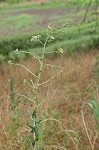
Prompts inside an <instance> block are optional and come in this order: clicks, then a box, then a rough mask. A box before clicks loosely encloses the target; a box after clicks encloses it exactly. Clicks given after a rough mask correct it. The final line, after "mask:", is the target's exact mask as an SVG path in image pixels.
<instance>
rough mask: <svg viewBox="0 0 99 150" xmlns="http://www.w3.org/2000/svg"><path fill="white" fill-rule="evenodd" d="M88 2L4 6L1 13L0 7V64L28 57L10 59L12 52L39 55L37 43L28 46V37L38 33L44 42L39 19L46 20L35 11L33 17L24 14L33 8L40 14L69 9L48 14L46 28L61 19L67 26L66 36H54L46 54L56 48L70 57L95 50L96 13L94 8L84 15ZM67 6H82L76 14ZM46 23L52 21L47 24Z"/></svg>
mask: <svg viewBox="0 0 99 150" xmlns="http://www.w3.org/2000/svg"><path fill="white" fill-rule="evenodd" d="M88 2H89V1H87V0H86V1H82V0H78V1H77V0H75V1H72V2H71V3H70V2H69V1H66V2H60V1H57V2H55V1H54V2H50V3H44V4H40V5H27V6H22V5H14V6H13V5H11V6H10V5H9V6H7V7H5V10H4V9H3V7H1V10H0V16H1V19H0V32H1V35H0V61H1V62H3V61H4V60H6V59H13V60H18V59H19V58H25V57H26V56H28V55H20V57H19V56H18V58H17V57H16V56H14V52H13V51H14V50H16V49H17V48H18V49H19V50H25V51H30V52H31V51H33V52H34V53H39V54H40V51H39V49H40V48H41V45H40V43H31V41H30V38H31V37H32V35H37V34H40V35H41V40H42V42H43V41H44V40H45V38H46V31H44V30H43V22H42V19H43V20H44V19H45V20H46V18H44V17H45V16H44V15H43V16H40V14H39V13H37V11H36V14H32V12H31V14H26V13H27V11H28V12H29V11H32V10H35V9H36V10H37V9H40V10H42V11H44V9H52V11H53V8H54V9H56V8H60V9H61V8H64V7H67V8H68V9H69V10H70V11H68V13H65V14H60V15H58V16H57V13H55V15H51V16H49V17H48V24H46V29H47V25H49V24H50V25H51V27H52V28H53V27H54V24H56V23H57V22H59V20H61V22H62V23H63V24H67V23H68V24H69V26H68V27H66V28H65V31H66V32H67V35H66V34H65V35H64V36H60V35H58V36H57V35H55V39H54V40H53V42H52V44H48V45H47V50H48V52H50V51H53V50H54V51H57V48H58V47H62V48H64V50H65V54H66V55H68V54H69V55H70V54H72V53H74V52H76V51H89V50H91V49H94V48H98V47H99V42H98V40H99V20H98V18H97V17H98V16H96V14H97V13H98V11H99V10H97V11H96V10H95V8H94V9H93V10H91V11H88V13H87V15H86V9H87V6H88ZM92 5H96V1H95V0H94V1H92V3H91V4H90V6H92ZM69 6H71V7H72V6H82V8H81V9H79V11H77V7H73V10H72V8H71V7H69ZM85 8H86V9H85ZM56 10H57V9H56ZM74 12H75V13H74ZM45 13H46V11H45ZM49 13H50V12H49ZM85 15H86V16H85ZM52 16H53V17H52ZM84 19H85V21H83V20H84ZM49 20H52V21H51V22H49ZM40 22H41V25H40ZM38 28H39V30H38ZM62 30H63V29H62ZM49 56H50V55H49Z"/></svg>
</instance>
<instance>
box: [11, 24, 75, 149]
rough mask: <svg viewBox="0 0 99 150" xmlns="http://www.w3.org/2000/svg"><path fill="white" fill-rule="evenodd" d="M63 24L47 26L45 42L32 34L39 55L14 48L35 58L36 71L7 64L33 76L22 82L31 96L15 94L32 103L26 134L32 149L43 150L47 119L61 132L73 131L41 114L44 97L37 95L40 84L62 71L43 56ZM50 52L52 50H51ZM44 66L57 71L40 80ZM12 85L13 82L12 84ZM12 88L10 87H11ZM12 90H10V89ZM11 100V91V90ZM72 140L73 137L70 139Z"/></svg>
mask: <svg viewBox="0 0 99 150" xmlns="http://www.w3.org/2000/svg"><path fill="white" fill-rule="evenodd" d="M64 27H65V26H64V25H63V24H62V23H61V22H59V23H58V24H57V25H56V26H55V27H54V28H52V27H50V26H48V29H47V37H46V39H45V42H43V41H42V40H41V35H34V36H32V38H31V42H39V43H40V44H41V45H42V46H43V49H41V55H40V56H39V55H37V54H34V53H32V52H31V53H30V52H27V51H19V50H18V49H17V50H16V54H17V55H19V54H20V53H25V54H31V55H32V57H33V58H34V59H36V60H37V61H38V62H39V68H38V71H37V73H36V74H35V73H34V72H32V71H31V70H29V69H28V68H27V67H26V66H24V65H21V64H18V63H12V62H11V61H9V64H12V65H16V66H21V67H23V68H24V69H26V70H27V71H28V72H29V73H30V74H31V75H32V77H33V79H30V80H26V79H25V80H24V82H25V83H26V84H28V85H30V87H31V88H32V90H33V98H30V97H28V96H26V95H24V94H17V95H18V96H21V97H23V98H25V99H26V100H28V101H30V103H31V105H32V109H31V110H28V114H29V117H30V119H28V120H27V126H28V127H29V128H30V130H31V134H29V135H28V136H27V142H28V144H29V145H30V148H31V149H32V150H44V147H45V146H44V145H43V134H44V124H45V122H47V121H55V122H57V123H59V124H60V125H61V126H62V128H63V132H66V133H67V132H70V133H74V134H75V132H74V131H71V130H67V129H66V128H65V127H64V125H63V124H62V123H61V121H59V120H57V119H55V118H52V117H51V118H47V112H46V111H44V110H43V111H44V113H43V115H42V113H41V112H42V109H43V108H42V105H43V103H44V101H45V99H42V98H40V97H39V90H40V88H41V86H43V85H45V84H47V83H48V82H49V81H50V80H51V79H53V78H54V77H56V76H58V75H60V74H61V73H62V72H63V69H62V68H61V67H59V66H53V65H51V64H46V63H45V57H46V53H47V51H46V46H47V45H48V44H49V43H50V42H51V41H54V40H55V37H54V34H56V33H57V32H59V31H62V32H65V30H64ZM51 53H52V52H51ZM55 53H63V49H62V48H60V49H58V50H57V51H55ZM45 67H51V68H54V69H56V70H58V71H57V73H56V74H54V75H53V76H51V77H50V78H49V79H48V80H46V81H43V82H42V81H41V76H42V75H43V71H44V68H45ZM12 85H13V84H12ZM11 89H12V88H11ZM11 91H12V90H11ZM12 100H13V91H12ZM72 140H74V139H72Z"/></svg>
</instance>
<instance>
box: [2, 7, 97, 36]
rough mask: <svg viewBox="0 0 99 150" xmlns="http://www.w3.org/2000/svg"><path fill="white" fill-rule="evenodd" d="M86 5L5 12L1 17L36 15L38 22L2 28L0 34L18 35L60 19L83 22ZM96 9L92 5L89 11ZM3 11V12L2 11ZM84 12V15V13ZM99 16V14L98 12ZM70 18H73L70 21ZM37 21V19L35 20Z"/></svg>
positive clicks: (42, 27) (72, 22)
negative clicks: (18, 26) (17, 27)
mask: <svg viewBox="0 0 99 150" xmlns="http://www.w3.org/2000/svg"><path fill="white" fill-rule="evenodd" d="M86 9H87V8H86V7H68V8H67V7H66V8H55V9H40V10H18V9H17V10H16V11H12V12H10V11H9V12H10V13H5V12H4V11H3V12H4V14H2V15H0V18H3V17H4V19H6V18H9V17H13V18H14V16H20V15H22V14H23V15H28V16H32V15H33V16H35V18H36V17H37V18H38V17H39V19H37V21H36V23H35V24H34V25H33V24H29V26H28V27H27V28H24V27H23V28H19V29H16V28H15V26H13V28H7V27H6V28H2V27H1V28H0V35H1V36H10V35H18V34H20V33H25V32H34V31H38V29H39V30H40V29H44V28H47V26H48V25H50V24H54V23H55V22H58V21H59V20H60V19H62V20H63V21H64V23H70V24H71V25H73V24H75V23H78V22H81V21H83V19H84V16H85V15H84V14H85V12H86ZM98 9H99V7H98ZM92 11H95V7H90V8H89V10H88V12H92ZM1 13H2V12H1ZM82 13H83V15H82ZM98 16H99V14H98ZM68 20H71V21H70V22H68ZM34 22H35V20H34Z"/></svg>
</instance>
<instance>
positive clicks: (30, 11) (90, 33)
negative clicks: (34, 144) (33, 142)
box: [0, 0, 99, 150]
mask: <svg viewBox="0 0 99 150" xmlns="http://www.w3.org/2000/svg"><path fill="white" fill-rule="evenodd" d="M96 2H97V1H96V0H93V1H92V3H91V4H90V7H89V8H88V4H89V1H87V0H78V1H77V0H68V1H60V0H59V1H58V0H55V1H47V2H45V1H42V0H40V1H33V2H32V1H30V2H23V3H19V4H14V5H12V4H7V3H2V4H1V5H0V150H30V146H29V143H30V141H29V137H31V139H33V138H34V139H35V137H33V136H31V130H30V128H29V126H27V122H28V121H29V117H30V116H31V115H30V112H32V111H33V108H35V107H34V106H35V104H34V105H33V104H31V102H29V101H27V100H30V99H33V96H34V94H35V93H36V92H35V90H34V91H33V87H32V86H31V85H33V86H34V85H35V86H36V84H35V80H34V79H35V76H33V74H31V71H32V72H33V73H34V74H35V75H36V78H37V79H38V76H37V75H38V74H39V72H38V68H39V64H41V61H42V58H41V59H39V61H37V59H34V58H33V57H30V55H29V54H26V53H20V50H24V51H27V52H30V53H34V54H36V55H38V56H39V57H40V56H41V54H42V53H41V52H42V45H41V43H38V42H36V41H32V42H31V37H32V36H34V35H38V34H39V35H41V38H40V39H41V41H42V42H44V41H45V40H46V37H47V29H49V30H52V29H54V27H55V25H57V24H59V25H60V29H61V32H58V33H57V34H53V35H52V42H49V43H48V44H47V46H46V52H47V54H46V57H45V60H44V62H45V64H46V65H44V66H43V67H45V68H43V72H42V75H41V79H40V83H41V85H42V86H41V88H40V89H39V90H38V98H39V100H41V101H42V99H46V100H45V101H44V102H43V103H41V104H42V105H41V106H40V107H39V111H38V113H37V119H38V118H39V117H41V116H42V117H44V119H45V120H47V121H46V122H45V126H44V134H43V142H42V145H43V147H44V150H99V19H98V18H99V7H96ZM87 9H88V10H87ZM86 11H88V12H87V13H86ZM64 25H66V27H65V26H64ZM48 26H49V27H48ZM50 27H51V28H50ZM63 30H64V31H65V32H66V33H64V32H63ZM60 48H61V50H62V49H63V51H64V53H56V52H57V50H59V49H60ZM16 49H19V55H17V54H16V53H15V50H16ZM53 51H54V52H53ZM36 55H34V57H35V56H36ZM35 58H36V57H35ZM8 60H11V61H12V62H15V63H18V64H21V67H20V66H19V65H18V66H9V65H8V63H7V61H8ZM9 62H10V61H9ZM49 64H52V65H51V66H50V65H49ZM22 66H25V67H22ZM41 66H42V65H41ZM52 66H54V67H52ZM57 66H61V67H62V68H63V73H62V74H59V75H58V76H56V77H55V78H52V80H50V81H49V82H47V83H46V84H42V83H43V82H45V81H47V80H48V79H49V78H50V77H53V76H54V75H55V74H56V73H57V71H56V69H59V68H58V67H57ZM26 67H27V69H26ZM28 69H29V70H30V72H29V71H27V70H28ZM26 81H27V82H26ZM31 81H32V82H31ZM35 86H34V88H35V89H36V87H35ZM31 87H32V88H31ZM18 94H19V95H18ZM23 94H24V95H25V97H24V96H23V97H20V95H23ZM28 97H29V98H30V99H28ZM37 103H38V101H37ZM53 118H54V119H53ZM32 119H33V118H32ZM49 120H50V121H49ZM38 122H39V120H37V122H36V123H37V124H38ZM31 123H32V122H31ZM34 126H36V125H34ZM34 131H35V130H34ZM41 132H42V131H41ZM41 132H40V133H41ZM41 134H42V133H41ZM41 141H42V139H41ZM33 150H34V149H33ZM36 150H43V149H36Z"/></svg>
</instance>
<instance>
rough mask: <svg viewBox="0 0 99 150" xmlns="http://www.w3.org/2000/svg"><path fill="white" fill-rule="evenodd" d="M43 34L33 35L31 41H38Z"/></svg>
mask: <svg viewBox="0 0 99 150" xmlns="http://www.w3.org/2000/svg"><path fill="white" fill-rule="evenodd" d="M40 37H41V35H35V36H32V38H31V41H38V40H39V38H40Z"/></svg>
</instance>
